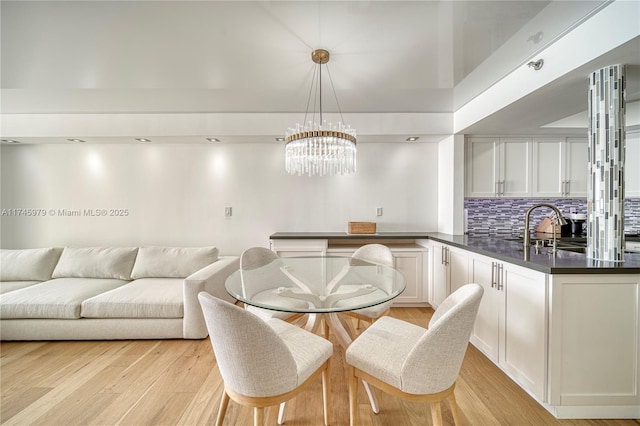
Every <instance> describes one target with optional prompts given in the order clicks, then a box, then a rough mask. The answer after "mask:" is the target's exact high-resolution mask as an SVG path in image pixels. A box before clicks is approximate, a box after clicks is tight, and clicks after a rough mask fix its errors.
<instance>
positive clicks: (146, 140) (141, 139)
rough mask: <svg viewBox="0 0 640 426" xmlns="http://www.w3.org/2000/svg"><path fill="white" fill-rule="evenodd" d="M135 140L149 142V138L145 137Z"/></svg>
mask: <svg viewBox="0 0 640 426" xmlns="http://www.w3.org/2000/svg"><path fill="white" fill-rule="evenodd" d="M136 140H137V141H138V142H151V139H145V138H136Z"/></svg>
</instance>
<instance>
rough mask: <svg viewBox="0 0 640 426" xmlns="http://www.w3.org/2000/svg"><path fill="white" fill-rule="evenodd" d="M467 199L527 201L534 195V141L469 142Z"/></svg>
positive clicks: (473, 139) (475, 139)
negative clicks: (524, 199)
mask: <svg viewBox="0 0 640 426" xmlns="http://www.w3.org/2000/svg"><path fill="white" fill-rule="evenodd" d="M466 167H467V182H466V183H467V185H466V195H467V196H468V197H497V196H500V197H525V196H529V195H530V193H531V139H529V138H469V139H468V140H467V155H466Z"/></svg>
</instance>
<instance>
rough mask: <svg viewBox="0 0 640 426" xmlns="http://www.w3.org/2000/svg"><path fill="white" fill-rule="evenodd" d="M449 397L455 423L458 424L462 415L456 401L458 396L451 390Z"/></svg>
mask: <svg viewBox="0 0 640 426" xmlns="http://www.w3.org/2000/svg"><path fill="white" fill-rule="evenodd" d="M448 399H449V406H451V415H452V416H453V424H454V425H456V426H457V425H459V424H460V417H459V414H458V404H457V403H456V396H455V395H454V393H453V392H451V395H449V397H448Z"/></svg>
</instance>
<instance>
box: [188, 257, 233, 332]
mask: <svg viewBox="0 0 640 426" xmlns="http://www.w3.org/2000/svg"><path fill="white" fill-rule="evenodd" d="M239 267H240V258H239V257H238V256H220V257H219V258H218V260H217V261H216V262H214V263H212V264H211V265H209V266H206V267H204V268H202V269H201V270H199V271H197V272H194V273H193V274H191V275H189V276H188V277H187V278H185V279H184V286H183V292H184V294H183V297H184V320H183V330H184V338H185V339H204V338H205V337H207V336H208V335H209V332H208V331H207V325H206V324H205V322H204V316H203V315H202V308H201V307H200V302H198V293H200V292H201V291H206V292H207V293H209V294H211V295H212V296H214V297H217V298H220V299H223V300H226V301H228V302H231V303H235V302H236V300H235V299H234V298H233V297H231V296H230V295H229V293H227V290H225V288H224V282H225V281H226V279H227V277H228V276H229V275H231V274H232V273H233V272H235V271H237V270H238V268H239Z"/></svg>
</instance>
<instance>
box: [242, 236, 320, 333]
mask: <svg viewBox="0 0 640 426" xmlns="http://www.w3.org/2000/svg"><path fill="white" fill-rule="evenodd" d="M282 266H284V264H283V263H282V261H281V260H280V257H279V256H278V255H277V254H276V253H274V252H273V251H271V250H269V249H267V248H264V247H251V248H248V249H246V250H245V251H244V252H242V254H241V255H240V278H241V280H242V291H243V292H244V296H245V297H247V298H250V299H253V300H256V301H257V302H264V303H267V304H268V303H269V300H270V299H274V298H277V299H278V303H279V304H282V303H283V302H284V301H286V302H287V303H290V304H291V307H292V308H296V307H297V308H306V307H307V306H308V303H307V302H306V301H304V300H296V299H283V298H282V297H281V296H279V295H278V294H277V293H276V291H275V290H274V289H275V288H278V287H280V286H283V283H287V282H289V281H290V279H289V278H288V277H287V276H286V275H285V274H284V273H283V272H282V270H281V269H280V268H281V267H282ZM252 275H253V276H252ZM248 281H250V283H251V284H250V285H245V284H247V282H248ZM278 303H277V304H278ZM245 309H246V310H248V311H249V312H251V313H253V314H255V315H257V316H259V317H260V318H262V319H265V320H268V319H271V318H278V319H281V320H284V321H287V322H294V321H296V320H297V319H299V318H300V317H302V316H303V314H301V313H292V312H282V311H274V310H271V309H262V308H258V307H256V306H251V305H245Z"/></svg>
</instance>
